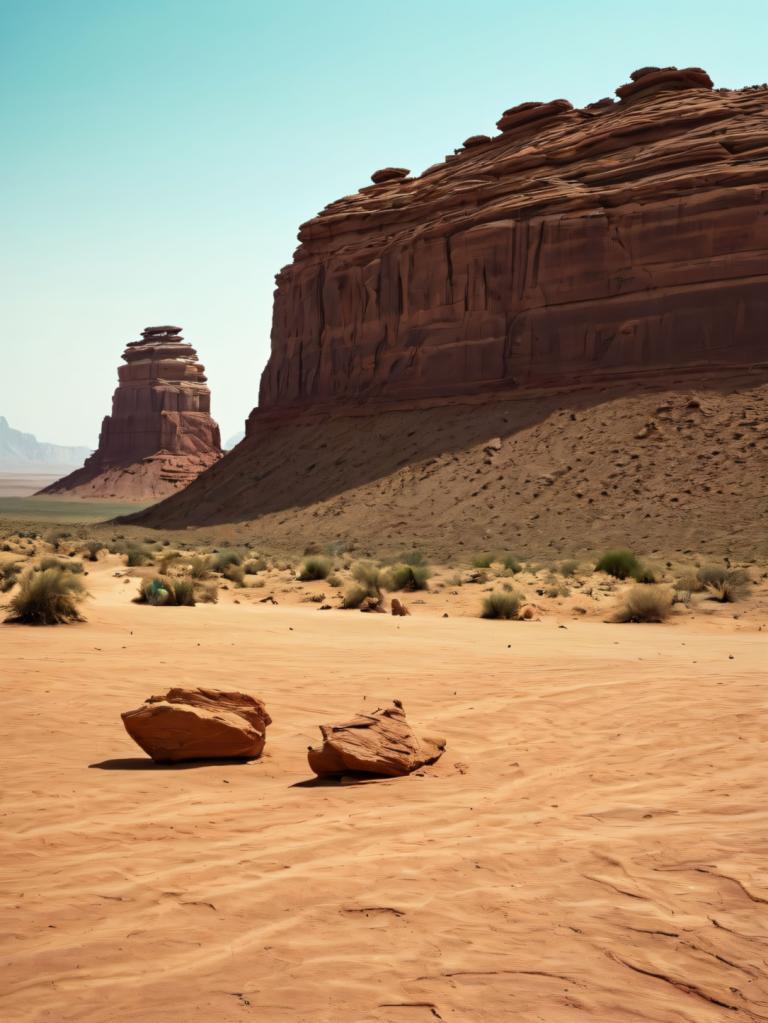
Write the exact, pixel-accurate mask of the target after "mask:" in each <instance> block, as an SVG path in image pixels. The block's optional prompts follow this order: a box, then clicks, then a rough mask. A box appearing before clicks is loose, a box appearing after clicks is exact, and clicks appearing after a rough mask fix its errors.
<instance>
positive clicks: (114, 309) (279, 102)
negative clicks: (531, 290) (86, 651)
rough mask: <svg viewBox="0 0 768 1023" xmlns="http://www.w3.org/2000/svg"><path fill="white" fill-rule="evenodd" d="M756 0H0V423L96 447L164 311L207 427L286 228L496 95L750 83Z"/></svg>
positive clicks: (436, 145)
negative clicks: (682, 77) (194, 356)
mask: <svg viewBox="0 0 768 1023" xmlns="http://www.w3.org/2000/svg"><path fill="white" fill-rule="evenodd" d="M767 26H768V4H766V3H765V0H761V2H756V0H755V2H752V0H745V2H739V0H735V2H732V3H730V4H723V3H722V2H716V3H715V2H708V0H697V2H688V0H665V2H658V0H644V2H643V3H634V4H626V3H623V4H621V3H605V2H596V0H595V2H590V0H584V2H582V3H574V2H569V3H566V2H551V3H547V2H539V3H535V4H534V3H517V2H511V0H507V2H502V0H474V2H463V3H459V2H456V0H407V2H406V0H387V2H383V0H382V2H377V3H369V2H366V0H358V2H357V3H352V2H347V0H327V2H325V3H319V2H306V0H281V2H272V0H0V145H1V146H2V160H1V161H0V356H2V357H1V359H0V415H5V416H6V417H7V418H8V420H9V422H10V423H11V425H12V426H14V427H16V428H18V429H22V430H26V431H30V432H32V433H35V434H37V436H38V438H39V439H42V440H46V441H50V442H55V443H61V444H95V442H96V438H97V436H98V430H99V425H100V422H101V418H102V416H103V415H104V414H105V413H106V412H107V411H108V410H109V403H110V399H111V394H112V390H113V389H114V386H115V382H116V367H117V363H118V361H119V357H120V353H121V351H122V346H123V344H124V343H125V342H126V341H131V340H134V339H135V338H136V337H138V334H139V331H140V330H141V328H142V327H144V326H146V325H148V324H155V323H178V324H181V325H182V326H183V327H184V328H185V329H184V333H185V336H186V337H187V338H188V339H189V340H190V341H192V342H193V343H194V344H195V345H196V346H197V347H198V350H199V352H200V355H201V357H202V360H203V362H204V363H205V364H206V366H207V367H208V376H209V380H210V383H211V387H212V390H213V411H214V414H215V416H216V417H217V419H218V420H219V422H220V424H221V427H222V434H223V436H224V437H227V436H228V435H229V434H231V433H233V432H234V431H235V430H237V429H239V428H240V426H241V424H242V421H243V419H244V418H245V416H246V415H247V414H248V412H249V411H250V409H251V408H252V407H253V405H254V404H255V403H256V400H257V395H258V380H259V374H260V372H261V369H262V367H263V365H264V362H265V360H266V357H267V354H268V351H269V327H270V316H271V303H272V291H273V288H274V274H275V273H276V272H277V271H278V270H279V269H280V267H281V266H282V265H283V264H285V263H286V262H288V261H290V258H291V254H292V252H293V249H294V247H295V245H296V231H297V229H298V226H299V224H300V223H301V222H302V221H304V220H306V219H308V218H309V217H311V216H313V215H314V214H315V213H316V212H317V211H318V210H320V209H321V208H322V207H323V206H324V205H326V204H327V203H328V202H330V201H332V200H333V199H335V198H337V197H339V196H341V195H344V194H347V193H349V192H353V191H356V190H357V188H359V187H360V186H362V185H365V184H367V183H368V181H369V175H370V173H371V172H372V171H373V170H375V169H376V168H378V167H381V166H385V165H387V164H396V165H401V166H405V167H409V168H411V169H412V170H414V171H416V172H418V171H420V170H423V169H424V168H425V167H426V166H428V165H429V164H431V163H434V162H435V161H436V160H438V159H440V158H442V157H443V156H444V155H445V154H446V153H449V152H451V151H452V149H453V147H454V146H457V145H459V144H460V143H461V141H462V139H464V138H466V137H467V136H468V135H472V134H476V133H478V132H490V131H492V130H493V128H494V123H495V121H496V120H497V119H498V117H499V115H500V114H501V112H502V110H504V109H505V108H506V107H509V106H512V105H513V104H515V103H519V102H521V101H523V100H548V99H553V98H556V97H559V96H564V97H566V98H567V99H570V100H571V101H572V102H573V103H574V104H577V105H582V104H584V103H587V102H590V101H591V100H594V99H598V98H599V97H601V96H605V95H609V94H611V93H612V92H613V90H614V89H615V88H616V86H618V85H620V84H621V83H622V82H625V81H626V80H627V77H628V74H629V72H630V71H632V70H633V69H634V68H636V67H640V66H642V65H645V64H658V65H667V64H677V65H679V66H687V65H691V64H694V65H699V66H702V67H704V68H706V69H707V70H708V71H709V73H710V74H711V75H712V77H713V79H714V80H715V84H716V85H718V86H734V87H736V86H741V85H747V84H752V83H755V82H762V81H764V80H766V79H767V78H768V57H766V52H768V51H767V47H766V43H768V32H767V31H766V28H767Z"/></svg>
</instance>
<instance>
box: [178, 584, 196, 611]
mask: <svg viewBox="0 0 768 1023" xmlns="http://www.w3.org/2000/svg"><path fill="white" fill-rule="evenodd" d="M173 596H174V603H176V604H178V606H179V607H194V606H195V584H194V583H193V582H192V580H191V579H187V578H185V577H181V578H178V579H174V580H173Z"/></svg>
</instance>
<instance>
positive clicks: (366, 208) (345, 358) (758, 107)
mask: <svg viewBox="0 0 768 1023" xmlns="http://www.w3.org/2000/svg"><path fill="white" fill-rule="evenodd" d="M616 93H617V96H618V100H617V101H615V102H614V101H611V100H605V99H604V100H600V101H599V102H597V103H594V104H590V105H589V106H588V107H586V108H585V109H583V110H577V109H574V108H573V107H572V106H571V104H570V103H569V102H568V101H567V100H564V99H556V100H552V101H551V102H546V103H521V104H518V105H517V106H515V107H512V108H511V109H509V110H506V111H505V112H504V114H503V116H502V117H501V119H500V120H499V122H498V128H499V130H500V132H501V134H499V135H497V136H496V137H495V138H488V137H487V136H483V135H475V136H471V137H470V138H468V139H467V140H466V142H465V145H464V148H462V149H459V150H457V151H456V152H455V153H454V154H453V155H450V156H448V157H447V158H446V159H445V161H444V162H443V163H439V164H435V165H434V166H433V167H430V168H429V169H428V170H426V171H425V172H424V173H423V174H421V175H420V176H417V177H408V176H407V172H406V171H405V170H404V169H402V168H385V169H384V170H382V171H377V172H376V173H375V174H374V175H373V181H374V184H373V185H369V186H367V187H364V188H361V190H360V191H359V192H358V193H357V194H356V195H352V196H346V197H344V198H343V199H339V200H338V201H337V202H334V203H331V205H330V206H328V207H326V209H325V210H324V211H323V212H322V213H321V214H320V215H319V216H318V217H316V218H315V219H314V220H311V221H309V222H308V223H306V224H304V225H303V227H302V228H301V231H300V234H299V239H300V242H301V244H300V246H299V248H298V249H297V251H296V253H295V257H294V261H293V263H292V264H291V265H290V266H288V267H286V268H285V269H283V270H282V271H281V273H280V274H279V275H278V277H277V285H278V286H277V292H276V294H275V306H274V320H273V329H272V354H271V357H270V360H269V363H268V365H267V368H266V370H265V372H264V375H263V378H262V385H261V395H260V410H265V409H285V408H290V407H294V408H296V407H307V406H310V405H317V404H318V403H330V402H334V403H335V402H338V401H340V400H344V401H350V402H357V401H360V400H361V399H365V398H369V397H371V396H379V397H385V398H391V399H395V400H397V401H402V400H403V399H412V398H415V397H432V396H438V395H440V396H446V395H457V394H461V393H477V392H479V391H482V390H497V389H501V388H509V387H520V386H524V385H529V386H530V385H547V384H572V383H576V382H578V383H583V382H584V381H585V379H589V378H594V377H596V376H598V375H607V374H613V375H616V374H627V373H635V372H639V371H648V370H652V369H660V368H664V367H690V366H693V365H702V364H704V365H717V364H734V363H739V364H742V365H743V364H749V363H754V362H756V361H759V360H761V359H765V356H766V350H767V349H766V342H765V336H764V330H763V324H764V323H765V318H766V315H767V314H768V276H767V275H766V266H768V216H766V208H767V205H768V201H767V196H768V117H767V115H768V89H764V88H761V89H748V90H743V91H735V90H726V89H718V90H713V88H712V82H711V80H710V78H709V76H708V75H707V74H706V72H704V71H702V70H701V69H700V68H686V69H683V70H678V69H677V68H642V69H640V70H638V71H636V72H634V73H633V74H632V75H631V81H630V82H629V83H628V84H626V85H622V86H621V87H620V88H618V89H617V90H616Z"/></svg>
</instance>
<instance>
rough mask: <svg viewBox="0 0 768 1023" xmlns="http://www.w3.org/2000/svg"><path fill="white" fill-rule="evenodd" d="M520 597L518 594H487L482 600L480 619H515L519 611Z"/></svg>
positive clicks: (497, 592) (496, 592)
mask: <svg viewBox="0 0 768 1023" xmlns="http://www.w3.org/2000/svg"><path fill="white" fill-rule="evenodd" d="M521 603H522V597H521V596H520V594H519V593H515V592H514V591H513V592H510V593H502V592H500V591H495V592H493V593H489V594H488V596H487V597H485V598H484V600H483V608H482V611H481V612H480V617H481V618H506V619H512V618H517V613H518V611H519V610H520V604H521Z"/></svg>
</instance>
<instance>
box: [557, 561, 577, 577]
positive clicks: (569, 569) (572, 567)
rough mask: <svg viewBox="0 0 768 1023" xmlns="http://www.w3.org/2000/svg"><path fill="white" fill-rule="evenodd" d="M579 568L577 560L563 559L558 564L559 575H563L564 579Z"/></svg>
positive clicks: (574, 573)
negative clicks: (560, 563) (559, 564)
mask: <svg viewBox="0 0 768 1023" xmlns="http://www.w3.org/2000/svg"><path fill="white" fill-rule="evenodd" d="M578 570H579V563H578V561H573V560H571V561H564V562H563V563H562V565H561V566H560V575H562V576H565V578H566V579H571V578H572V577H573V576H574V575H576V573H577V572H578Z"/></svg>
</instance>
